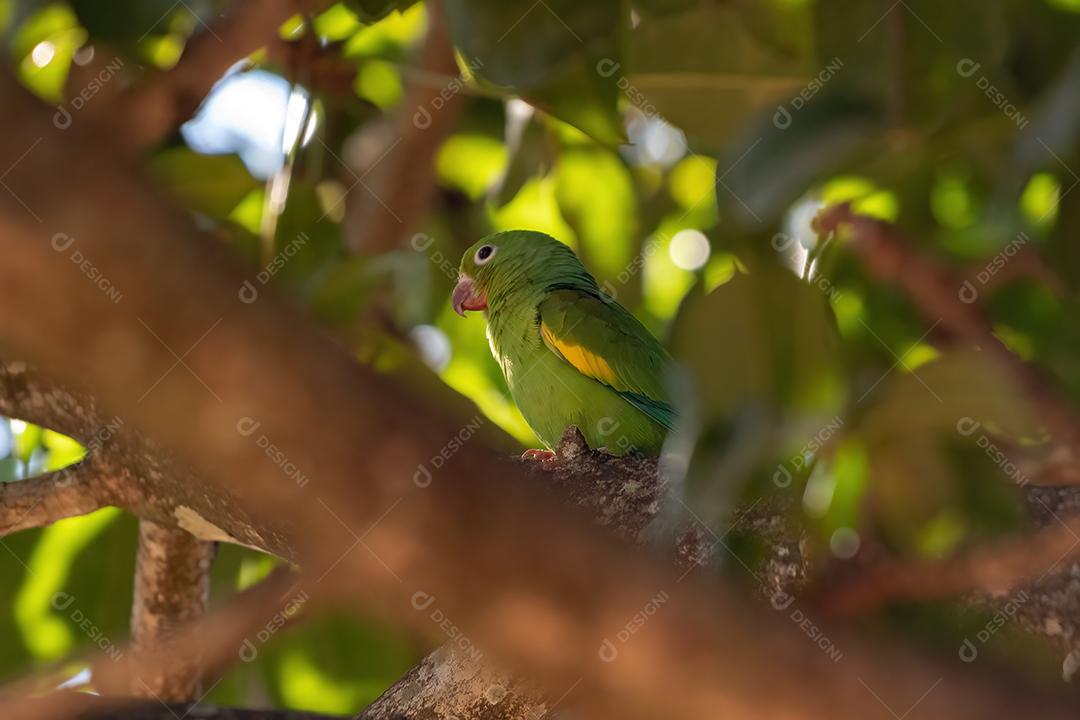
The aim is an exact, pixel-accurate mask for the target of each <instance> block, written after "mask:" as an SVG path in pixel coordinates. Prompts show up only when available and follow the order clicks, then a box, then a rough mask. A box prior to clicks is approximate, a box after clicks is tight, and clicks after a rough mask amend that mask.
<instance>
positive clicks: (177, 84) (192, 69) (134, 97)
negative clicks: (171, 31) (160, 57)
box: [107, 0, 327, 147]
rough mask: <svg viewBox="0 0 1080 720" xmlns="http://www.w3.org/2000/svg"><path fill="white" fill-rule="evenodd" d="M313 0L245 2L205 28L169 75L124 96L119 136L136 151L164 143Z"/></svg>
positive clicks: (114, 117)
mask: <svg viewBox="0 0 1080 720" xmlns="http://www.w3.org/2000/svg"><path fill="white" fill-rule="evenodd" d="M325 4H327V3H326V2H320V1H317V0H313V1H312V2H310V3H306V2H301V0H240V2H238V3H237V5H236V7H234V8H231V9H230V12H229V14H228V15H226V16H225V17H223V18H221V19H219V20H218V21H217V22H215V23H214V24H213V27H212V28H203V29H202V31H201V32H199V33H198V34H196V35H195V37H193V38H191V39H190V40H189V41H188V43H187V45H186V46H185V47H184V52H183V54H182V55H181V56H180V60H179V61H178V62H177V63H176V66H175V67H173V68H172V69H171V70H169V71H168V72H166V73H163V74H161V75H159V76H156V77H151V78H149V79H147V80H144V81H142V82H140V83H139V84H137V85H135V86H133V87H132V88H131V89H130V90H128V91H126V92H124V93H122V94H121V95H120V96H119V97H118V98H117V101H118V102H116V103H114V104H113V105H114V107H111V108H109V109H108V111H107V113H108V118H110V119H111V121H112V122H115V123H119V125H120V127H119V130H120V132H119V136H120V137H121V138H126V139H127V141H128V142H130V143H131V144H132V145H133V146H134V147H146V146H149V145H153V144H154V143H156V142H159V141H160V140H161V139H162V138H164V137H165V136H166V135H168V134H169V132H171V131H172V130H174V129H175V128H177V127H179V125H180V124H181V123H182V122H184V121H185V120H187V119H188V118H190V117H191V116H192V115H193V114H194V112H195V110H196V109H197V108H198V107H199V104H200V103H201V102H202V101H203V98H205V97H206V95H207V94H208V93H209V92H210V89H211V88H212V87H213V86H214V83H216V82H217V81H218V80H219V79H220V78H221V76H222V75H224V74H225V71H226V70H228V69H229V68H230V67H232V65H233V64H235V63H236V62H237V61H239V60H242V59H243V58H245V57H247V56H248V55H251V54H252V53H253V52H255V51H256V50H258V49H259V48H261V47H263V46H264V45H265V44H266V43H267V42H268V41H270V40H272V39H273V38H274V37H275V35H276V33H277V30H278V28H279V27H281V25H282V24H283V23H284V22H285V21H286V20H288V19H289V18H290V17H291V16H292V15H294V14H296V13H297V12H300V11H301V10H303V9H304V8H305V7H308V6H316V7H321V6H322V5H325Z"/></svg>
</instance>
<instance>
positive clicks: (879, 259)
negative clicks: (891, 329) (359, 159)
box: [815, 204, 1080, 484]
mask: <svg viewBox="0 0 1080 720" xmlns="http://www.w3.org/2000/svg"><path fill="white" fill-rule="evenodd" d="M815 226H816V227H817V229H818V230H819V231H820V232H823V233H833V232H836V231H837V230H838V229H839V228H841V227H847V228H849V229H850V230H851V242H850V245H849V246H850V248H851V250H852V252H854V253H855V254H857V255H858V256H859V257H860V258H861V259H862V260H863V262H864V264H865V266H866V268H867V270H869V271H870V273H871V274H873V275H875V276H876V277H877V278H878V279H879V280H881V281H882V282H886V283H891V284H893V285H896V286H897V287H900V288H902V289H903V290H904V291H905V292H906V293H907V295H908V297H909V298H910V299H911V301H912V302H913V303H914V304H915V307H916V308H918V310H919V311H920V312H921V313H922V315H923V316H924V317H925V318H926V319H927V320H928V321H930V322H935V323H936V322H939V321H940V323H941V325H942V327H943V328H944V329H946V330H948V331H950V332H951V333H952V334H953V335H955V336H956V338H957V339H960V340H963V341H964V342H967V343H970V344H972V345H974V346H976V347H979V348H981V349H982V350H983V351H984V352H986V353H987V354H988V356H989V357H990V358H991V359H992V360H993V361H994V362H995V363H997V364H998V366H999V367H1001V368H1002V370H1003V371H1004V372H1005V373H1007V374H1008V376H1009V377H1011V378H1012V380H1013V381H1014V382H1015V384H1016V386H1017V387H1018V388H1019V389H1020V390H1021V391H1022V392H1024V393H1025V395H1026V396H1027V397H1028V398H1029V399H1030V400H1031V402H1032V404H1033V406H1034V407H1035V408H1036V410H1037V412H1038V416H1039V417H1040V418H1041V419H1042V421H1043V422H1044V423H1045V425H1046V427H1047V429H1048V430H1049V432H1050V434H1051V436H1052V437H1053V439H1054V440H1055V445H1056V447H1055V448H1053V450H1054V451H1055V452H1065V453H1067V454H1068V456H1069V457H1070V458H1074V457H1075V455H1076V452H1077V450H1078V449H1080V421H1078V420H1077V416H1076V414H1075V411H1074V409H1073V408H1072V407H1071V406H1069V405H1068V403H1067V402H1066V401H1065V400H1063V399H1062V398H1063V397H1064V395H1063V393H1061V392H1060V391H1059V390H1058V389H1057V388H1055V387H1054V386H1053V384H1052V383H1051V382H1050V381H1049V380H1048V379H1047V378H1046V377H1045V375H1044V374H1043V373H1042V371H1040V370H1039V369H1038V368H1036V367H1035V366H1034V365H1032V364H1030V363H1027V362H1025V361H1024V360H1022V359H1021V358H1020V357H1019V356H1018V355H1016V354H1015V353H1014V352H1012V351H1011V350H1009V348H1008V347H1006V346H1005V344H1004V343H1002V342H1001V340H999V339H998V338H997V337H996V336H995V335H994V332H993V326H992V325H991V323H990V321H989V320H988V319H987V318H986V316H985V315H984V314H983V313H982V311H981V310H980V309H979V307H978V305H977V304H975V303H965V302H963V301H962V300H961V297H960V292H961V289H962V288H963V281H961V280H959V279H958V278H956V277H954V276H953V274H952V273H951V272H950V271H949V270H947V269H946V268H944V267H942V266H941V265H939V264H937V263H936V262H934V261H933V260H930V259H929V258H927V257H925V256H923V255H921V254H919V253H917V252H916V251H915V250H913V249H912V248H911V246H910V244H909V243H908V241H907V240H906V239H905V238H904V237H902V236H901V235H900V233H899V231H898V230H897V228H896V227H895V226H893V225H892V224H890V223H886V222H883V221H881V220H878V219H876V218H871V217H867V216H865V215H858V214H856V213H854V212H852V210H851V207H850V206H849V205H847V204H841V205H835V206H832V207H829V208H826V209H825V210H823V211H822V212H821V214H819V215H818V217H817V218H816V220H815ZM1050 454H1051V455H1053V452H1052V453H1050ZM1058 479H1059V481H1060V482H1061V483H1063V484H1064V483H1068V484H1075V483H1077V482H1080V477H1078V476H1077V474H1076V473H1071V474H1070V475H1069V476H1064V477H1059V478H1058ZM1040 481H1043V478H1040Z"/></svg>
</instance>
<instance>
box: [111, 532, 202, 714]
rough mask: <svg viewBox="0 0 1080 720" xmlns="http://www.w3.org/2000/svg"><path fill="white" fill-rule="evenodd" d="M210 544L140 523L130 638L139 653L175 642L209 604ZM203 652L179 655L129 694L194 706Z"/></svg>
mask: <svg viewBox="0 0 1080 720" xmlns="http://www.w3.org/2000/svg"><path fill="white" fill-rule="evenodd" d="M213 555H214V546H213V544H212V543H208V542H205V541H203V540H198V539H196V538H195V537H193V536H192V535H191V534H190V533H188V532H185V531H184V530H177V529H176V528H171V527H162V526H161V525H158V524H156V523H153V522H150V521H149V520H143V521H141V522H140V523H139V551H138V554H137V556H136V559H135V592H134V597H133V600H132V604H131V639H132V645H133V647H134V649H135V650H136V652H140V651H141V652H146V651H147V650H149V649H151V648H153V647H155V646H163V647H166V648H167V647H168V646H169V645H171V644H172V641H173V639H174V636H175V635H176V632H177V629H178V628H179V627H180V626H182V625H185V624H189V623H191V622H192V621H194V620H196V619H198V618H200V617H202V616H203V614H204V613H205V612H206V608H207V605H208V603H209V602H210V563H211V561H212V560H213ZM201 660H202V658H201V653H199V654H198V655H194V656H190V657H189V656H182V655H180V656H177V657H176V661H175V662H174V663H172V664H171V665H170V666H169V667H168V668H165V671H164V672H161V673H156V674H153V675H147V674H146V673H143V675H142V677H140V678H139V681H138V682H136V683H133V684H132V688H131V692H132V693H133V694H134V695H138V696H141V697H151V698H156V699H159V700H163V701H166V702H191V701H194V700H196V699H198V698H199V696H200V695H201V694H202V693H201V692H200V691H199V687H200V681H201V679H202V663H201Z"/></svg>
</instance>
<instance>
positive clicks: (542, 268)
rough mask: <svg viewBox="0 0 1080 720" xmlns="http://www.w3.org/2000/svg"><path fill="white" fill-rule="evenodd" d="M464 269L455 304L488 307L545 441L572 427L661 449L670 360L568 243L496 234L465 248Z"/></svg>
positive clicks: (624, 449) (495, 336)
mask: <svg viewBox="0 0 1080 720" xmlns="http://www.w3.org/2000/svg"><path fill="white" fill-rule="evenodd" d="M484 248H489V249H488V250H484ZM481 255H485V257H481ZM460 271H461V280H460V282H459V285H458V288H457V289H456V290H455V294H454V297H455V306H456V307H458V309H459V311H461V310H463V309H476V308H477V307H483V305H484V304H486V309H487V311H488V328H487V335H488V341H489V342H490V344H491V352H492V354H493V355H494V356H495V359H496V360H497V361H498V362H499V364H500V365H501V366H502V370H503V374H504V375H505V377H506V382H507V384H508V386H509V388H510V392H511V394H512V395H513V397H514V401H515V402H516V403H517V405H518V407H519V408H520V409H521V413H522V415H524V416H525V420H526V421H527V422H528V423H529V425H530V426H531V427H532V429H533V430H534V431H535V432H536V434H537V436H538V437H539V438H540V440H541V442H543V443H544V445H546V446H547V447H549V448H554V447H555V445H556V444H557V443H558V441H559V438H560V437H561V436H562V433H563V431H564V430H565V429H566V428H567V427H568V426H569V425H576V426H577V427H578V428H579V429H580V430H581V432H582V434H584V436H585V439H586V441H587V442H588V443H589V445H590V447H593V448H599V447H605V448H607V449H608V450H609V451H611V452H613V453H616V454H626V453H629V452H641V453H646V454H657V453H658V452H659V451H660V448H661V446H662V444H663V441H664V437H665V435H666V434H667V431H668V430H670V429H671V427H672V425H673V424H674V421H675V412H674V410H673V409H672V407H671V405H670V404H669V401H668V397H667V394H666V392H665V390H664V373H665V371H666V370H667V368H668V366H669V364H670V363H671V358H670V357H669V356H668V354H667V351H665V350H664V348H663V346H662V345H660V343H659V342H657V340H656V339H655V338H654V337H653V336H652V335H651V334H650V333H649V331H648V330H646V329H645V327H644V326H643V325H642V324H641V323H640V322H638V320H637V319H636V318H635V317H634V316H633V315H631V314H630V313H629V312H628V311H627V310H626V309H625V308H623V307H622V306H621V305H619V304H618V303H617V302H615V301H614V300H612V299H610V298H608V297H606V296H605V295H604V294H603V293H602V292H601V291H600V288H599V287H598V285H597V283H596V280H595V279H594V278H593V277H592V275H590V274H589V273H588V271H587V270H586V269H585V267H584V266H583V265H582V264H581V261H580V260H578V258H577V256H576V255H575V254H574V253H573V251H572V250H571V249H570V248H569V247H567V246H566V245H564V244H562V243H560V242H559V241H557V240H555V239H554V238H552V237H549V236H548V235H545V234H543V233H538V232H531V231H524V230H515V231H510V232H504V233H498V234H495V235H492V236H490V237H487V238H484V239H483V240H481V241H479V242H478V243H476V244H475V245H474V246H473V247H471V248H470V249H469V250H468V251H467V252H466V253H465V256H464V258H463V259H462V261H461V269H460ZM459 297H460V303H459ZM470 303H471V304H470Z"/></svg>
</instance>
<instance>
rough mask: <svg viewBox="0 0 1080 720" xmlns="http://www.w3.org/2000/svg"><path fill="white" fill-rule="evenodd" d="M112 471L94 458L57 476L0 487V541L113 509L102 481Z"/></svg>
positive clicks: (51, 475) (82, 461)
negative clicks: (16, 533)
mask: <svg viewBox="0 0 1080 720" xmlns="http://www.w3.org/2000/svg"><path fill="white" fill-rule="evenodd" d="M110 470H111V468H109V467H108V466H103V465H102V464H101V463H99V462H97V460H96V459H95V457H94V456H93V455H92V454H91V455H90V456H88V457H87V458H85V459H84V460H81V461H80V462H78V463H76V464H75V465H71V466H70V467H66V468H64V469H62V470H58V471H56V472H51V473H48V474H45V475H39V476H37V477H32V478H27V479H25V480H17V481H15V482H5V483H0V537H3V536H5V535H10V534H11V533H14V532H19V531H20V530H28V529H30V528H37V527H44V526H45V525H51V524H52V523H54V522H56V521H57V520H63V519H64V518H69V517H75V516H76V515H85V514H87V513H91V512H94V511H95V510H100V509H101V508H103V507H107V506H109V505H112V504H113V501H112V499H111V497H110V496H109V493H108V488H107V484H106V483H105V482H103V481H102V480H103V478H104V477H105V476H106V475H107V474H108V473H109V472H110Z"/></svg>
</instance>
